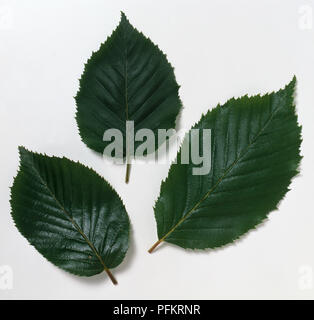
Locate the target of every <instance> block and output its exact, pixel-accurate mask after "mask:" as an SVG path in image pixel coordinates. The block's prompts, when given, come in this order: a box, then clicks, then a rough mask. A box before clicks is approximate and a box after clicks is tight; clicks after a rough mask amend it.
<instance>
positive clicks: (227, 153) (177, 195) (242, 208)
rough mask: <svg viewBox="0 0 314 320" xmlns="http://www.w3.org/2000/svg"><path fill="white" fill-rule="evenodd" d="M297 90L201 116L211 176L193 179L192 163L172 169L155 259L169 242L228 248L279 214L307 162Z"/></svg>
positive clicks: (232, 103)
mask: <svg viewBox="0 0 314 320" xmlns="http://www.w3.org/2000/svg"><path fill="white" fill-rule="evenodd" d="M295 83H296V79H295V78H294V79H293V80H292V81H291V82H290V83H289V84H288V85H287V86H286V87H285V88H284V89H282V90H279V91H278V92H276V93H271V94H267V95H264V96H262V97H261V96H259V95H258V96H254V97H248V96H244V97H242V98H239V99H231V100H229V101H228V102H226V103H225V104H224V105H223V106H220V105H218V106H217V107H216V108H215V109H213V110H211V111H209V112H208V113H207V114H206V115H204V116H202V118H201V120H200V121H199V122H198V123H197V124H196V125H195V126H194V129H200V130H202V129H204V128H207V129H211V170H210V173H209V174H207V175H193V172H192V169H193V168H194V167H195V165H194V164H193V163H191V162H190V163H189V164H182V163H181V164H173V165H172V166H171V168H170V171H169V175H168V177H167V179H166V180H165V181H164V182H163V183H162V185H161V191H160V196H159V198H158V200H157V202H156V205H155V217H156V221H157V229H158V238H159V241H158V242H157V243H156V244H155V245H154V246H153V247H152V248H151V249H150V252H151V251H153V250H154V248H155V247H156V246H157V245H158V244H159V243H160V242H162V241H167V242H169V243H173V244H176V245H178V246H180V247H183V248H193V249H194V248H195V249H205V248H215V247H220V246H223V245H225V244H227V243H230V242H232V241H234V240H235V239H237V238H239V237H240V236H241V235H243V234H244V233H246V232H247V231H249V230H250V229H252V228H254V227H255V226H256V225H258V224H259V223H261V222H262V221H263V220H264V219H265V218H266V217H267V215H268V213H269V212H270V211H272V210H275V209H276V208H277V206H278V203H279V201H280V200H281V199H282V198H283V197H284V195H285V194H286V192H287V191H288V186H289V184H290V182H291V179H292V177H293V176H295V175H296V174H297V173H298V166H299V162H300V159H301V157H300V154H299V148H300V143H301V127H300V126H299V125H298V123H297V116H296V114H295V106H294V100H293V99H294V89H295ZM200 136H201V137H202V135H200ZM200 140H202V139H200ZM190 141H192V140H191V139H190ZM208 148H210V145H208ZM181 152H182V149H181V151H180V152H179V154H178V163H179V162H180V157H181Z"/></svg>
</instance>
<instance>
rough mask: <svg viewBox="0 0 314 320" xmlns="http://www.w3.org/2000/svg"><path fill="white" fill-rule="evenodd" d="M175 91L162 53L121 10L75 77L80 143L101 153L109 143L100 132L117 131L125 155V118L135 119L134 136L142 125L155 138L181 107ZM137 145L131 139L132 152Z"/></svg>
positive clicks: (169, 125) (171, 75)
mask: <svg viewBox="0 0 314 320" xmlns="http://www.w3.org/2000/svg"><path fill="white" fill-rule="evenodd" d="M178 89H179V86H178V84H177V82H176V79H175V76H174V71H173V68H172V66H171V65H170V63H169V62H168V61H167V58H166V56H165V55H164V54H163V53H162V51H161V50H159V48H158V47H157V46H156V45H155V44H154V43H152V42H151V40H150V39H148V38H146V37H145V36H144V35H143V34H142V33H140V32H139V31H137V30H136V29H135V28H134V27H133V26H132V25H131V24H130V23H129V21H128V20H127V18H126V16H125V15H124V14H123V13H122V14H121V21H120V24H119V26H118V27H117V28H116V29H115V30H114V31H113V33H112V35H111V36H110V37H109V38H108V39H107V40H106V42H105V43H104V44H102V45H101V47H100V49H99V50H98V51H97V52H95V53H93V54H92V56H91V58H90V59H89V60H88V62H87V64H86V65H85V70H84V73H83V75H82V77H81V80H80V89H79V92H78V93H77V96H76V104H77V114H76V120H77V124H78V127H79V132H80V136H81V138H82V141H83V142H84V143H85V144H86V145H87V146H88V147H89V148H91V149H93V150H95V151H97V152H100V153H103V151H104V149H105V147H106V146H108V145H109V144H110V143H111V142H112V141H104V139H103V137H104V132H105V131H106V130H107V129H118V130H120V132H122V135H123V141H124V144H123V152H122V154H123V155H122V156H123V157H124V158H128V157H129V156H130V155H129V153H130V151H129V150H127V148H126V121H134V132H135V134H136V132H137V131H138V130H140V129H143V128H146V129H151V130H152V131H153V132H154V133H155V137H157V130H158V129H170V128H174V127H175V121H176V117H177V115H178V112H179V110H180V108H181V101H180V99H179V96H178ZM157 142H158V141H156V143H155V150H156V148H157V147H158V143H157ZM139 144H140V142H135V150H136V148H137V146H138V145H139ZM148 152H149V150H148ZM127 180H128V177H127Z"/></svg>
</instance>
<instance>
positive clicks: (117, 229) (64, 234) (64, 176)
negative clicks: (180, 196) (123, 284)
mask: <svg viewBox="0 0 314 320" xmlns="http://www.w3.org/2000/svg"><path fill="white" fill-rule="evenodd" d="M19 151H20V170H19V172H18V174H17V176H16V178H15V180H14V183H13V186H12V190H11V208H12V217H13V219H14V221H15V224H16V227H17V228H18V229H19V231H20V232H21V233H22V235H23V236H24V237H25V238H26V239H27V240H28V241H29V243H30V244H31V245H33V246H34V247H35V248H36V249H37V250H38V251H39V252H40V253H41V254H42V255H43V256H44V257H45V258H47V259H48V260H49V261H50V262H52V263H53V264H55V265H56V266H58V267H60V268H62V269H64V270H66V271H68V272H71V273H73V274H75V275H79V276H92V275H95V274H97V273H100V272H102V271H106V273H107V274H108V275H109V277H110V278H111V280H112V281H113V282H114V283H116V280H115V278H114V277H113V275H112V274H111V272H110V270H109V269H112V268H115V267H116V266H118V265H119V264H120V263H121V262H122V260H123V258H124V256H125V254H126V251H127V249H128V237H129V219H128V215H127V213H126V211H125V208H124V205H123V203H122V201H121V199H120V198H119V196H118V195H117V193H116V192H115V191H114V190H113V189H112V188H111V186H110V185H109V184H108V183H107V182H106V181H105V180H104V179H102V178H101V177H100V176H99V175H98V174H97V173H96V172H94V171H93V170H91V169H89V168H87V167H85V166H83V165H82V164H80V163H76V162H73V161H70V160H68V159H66V158H56V157H48V156H45V155H41V154H36V153H32V152H30V151H28V150H26V149H25V148H23V147H20V148H19Z"/></svg>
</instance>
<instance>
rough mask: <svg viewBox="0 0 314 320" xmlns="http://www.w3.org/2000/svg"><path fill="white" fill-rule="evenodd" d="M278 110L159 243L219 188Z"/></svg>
mask: <svg viewBox="0 0 314 320" xmlns="http://www.w3.org/2000/svg"><path fill="white" fill-rule="evenodd" d="M279 109H280V107H278V108H277V109H276V110H275V111H274V112H272V113H271V115H270V117H269V119H268V120H267V121H266V123H265V125H264V126H263V127H262V128H261V129H260V131H259V132H258V133H257V134H256V136H255V138H254V139H253V140H252V142H250V143H249V144H248V146H247V147H246V148H245V150H244V151H243V153H242V154H241V155H240V156H239V157H238V158H237V159H236V160H235V161H234V162H233V163H232V164H231V166H230V167H229V168H228V169H227V170H226V171H225V173H224V174H223V175H222V176H221V177H220V178H219V179H218V181H217V182H216V184H215V185H214V186H213V187H212V188H211V189H210V190H209V191H208V192H207V193H206V194H205V195H204V196H203V198H201V200H199V201H198V202H197V203H196V204H195V206H194V207H193V208H192V209H191V210H189V211H188V212H187V214H186V215H185V216H184V217H183V218H181V219H180V220H179V222H178V223H177V224H176V225H175V226H174V227H173V228H171V229H170V231H168V233H166V235H165V236H163V237H162V238H161V239H160V240H159V242H162V241H164V240H165V239H166V238H168V237H169V235H170V234H172V233H173V232H174V231H175V230H176V229H177V227H179V226H180V225H181V224H182V223H183V222H184V221H185V220H186V219H187V218H188V217H189V216H191V214H192V213H193V211H195V210H196V209H197V208H198V206H199V205H200V204H201V203H202V202H203V201H205V200H206V199H207V198H208V197H209V195H210V194H212V193H213V191H215V189H216V188H217V187H218V186H219V184H220V183H221V182H222V180H223V179H224V178H225V177H226V175H227V174H228V173H229V172H230V171H231V170H232V169H233V168H234V167H235V165H236V164H237V163H238V162H239V161H240V160H241V158H243V157H244V156H245V154H246V153H247V152H248V151H249V149H250V147H251V146H252V145H253V144H254V143H255V142H256V141H257V139H258V137H259V136H260V135H261V134H262V132H263V131H264V130H265V128H266V127H267V126H268V125H269V123H270V122H271V121H272V119H273V117H274V115H275V114H276V112H277V111H278V110H279Z"/></svg>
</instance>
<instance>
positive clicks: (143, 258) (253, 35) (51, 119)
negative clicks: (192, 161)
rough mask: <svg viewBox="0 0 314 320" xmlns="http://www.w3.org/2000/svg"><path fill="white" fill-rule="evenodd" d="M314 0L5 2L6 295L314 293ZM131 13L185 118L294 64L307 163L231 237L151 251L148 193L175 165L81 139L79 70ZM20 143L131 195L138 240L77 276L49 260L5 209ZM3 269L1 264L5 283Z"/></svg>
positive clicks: (267, 85)
mask: <svg viewBox="0 0 314 320" xmlns="http://www.w3.org/2000/svg"><path fill="white" fill-rule="evenodd" d="M313 8H314V2H313V1H310V0H302V1H300V0H263V1H259V0H237V1H234V0H211V1H205V0H202V1H201V0H193V1H192V0H190V1H187V0H172V1H166V0H159V1H152V0H145V1H144V0H133V1H127V0H125V1H123V0H115V1H100V0H93V1H90V0H89V1H88V0H84V1H83V0H67V1H63V0H54V1H42V0H28V1H26V0H25V1H23V0H8V1H6V0H0V43H1V45H0V146H1V157H0V270H1V268H3V266H5V265H7V266H9V267H10V268H11V270H12V272H13V287H12V289H7V290H4V289H0V299H22V298H23V299H25V298H27V299H35V298H41V299H57V298H58V299H67V298H71V299H221V298H225V299H231V298H238V299H242V298H251V299H256V298H261V299H266V298H270V299H277V298H281V299H282V298H286V299H292V298H296V299H301V298H305V299H310V298H314V283H312V282H313V279H312V278H313V277H312V276H313V275H312V272H313V269H312V268H313V267H314V250H313V244H314V232H313V226H314V211H313V204H312V202H311V201H313V181H314V170H313V164H314V148H313V139H314V125H313V120H314V30H313V26H311V13H312V12H311V10H312V9H313ZM120 10H122V11H124V12H125V13H126V15H127V16H128V18H129V20H130V22H131V23H132V24H133V25H134V26H135V27H137V28H138V29H139V30H141V31H143V33H144V34H145V35H147V36H149V37H150V38H151V39H152V41H153V42H155V43H157V44H158V45H159V47H160V48H161V49H162V50H163V51H164V52H165V53H166V54H167V56H168V59H169V60H170V62H171V63H172V65H173V66H174V67H175V72H176V77H177V81H178V83H179V84H180V85H181V89H180V96H181V98H182V101H183V104H184V111H183V113H182V117H181V120H180V127H181V128H184V127H185V128H189V127H190V126H191V125H192V124H194V122H196V121H197V120H198V119H199V118H200V116H201V114H202V113H203V112H206V111H207V110H208V109H209V108H212V107H214V106H216V105H217V103H224V102H225V101H226V100H227V99H229V98H231V97H233V96H235V97H239V96H242V95H244V94H249V95H253V94H257V93H262V94H264V93H266V92H269V91H273V90H278V89H279V88H281V87H283V86H284V85H285V84H286V83H288V82H289V81H290V80H291V78H292V76H293V75H294V74H295V75H296V76H297V79H298V86H297V99H296V102H297V109H298V114H299V121H300V123H301V124H302V126H303V144H302V155H303V156H304V159H303V161H302V165H301V175H300V176H299V177H297V178H296V179H295V180H294V181H293V183H292V185H291V188H292V190H291V191H290V192H289V193H288V194H287V196H286V197H285V199H284V200H283V201H282V202H281V205H280V208H279V210H278V211H276V212H273V213H271V214H270V216H269V219H268V221H267V222H266V223H265V224H263V225H262V226H261V227H259V228H258V229H257V230H256V231H252V232H250V233H249V234H248V235H247V236H245V237H243V238H242V239H241V240H240V241H238V242H237V243H236V244H234V245H230V246H227V247H224V248H222V249H219V250H214V251H213V250H210V251H205V252H200V251H198V252H193V251H185V250H183V249H181V248H179V247H175V246H172V245H169V244H164V245H162V246H160V248H159V249H158V250H156V252H154V253H153V254H152V255H149V254H148V253H147V249H148V248H149V247H150V246H151V245H152V244H153V243H154V242H155V241H156V238H157V235H156V225H155V220H154V216H153V205H154V202H155V200H156V198H157V197H158V194H159V188H160V183H161V180H162V179H164V178H165V177H166V176H167V172H168V169H169V166H170V165H169V164H164V165H158V164H144V165H143V164H138V165H135V166H134V167H133V170H132V172H131V182H130V183H129V185H125V184H124V182H123V179H124V171H125V168H124V167H122V166H116V165H109V164H104V162H103V160H102V158H101V157H100V156H98V155H96V154H95V153H94V152H92V151H90V150H89V149H88V148H87V147H86V146H85V145H84V144H83V143H82V142H81V140H80V137H79V135H78V130H77V126H76V122H75V119H74V114H75V101H74V99H73V96H75V94H76V92H77V90H78V79H79V77H80V75H81V73H82V71H83V67H84V63H85V62H86V60H87V59H88V58H89V56H90V55H91V52H92V51H95V50H97V49H98V48H99V45H100V43H101V42H103V41H104V40H105V39H106V37H107V36H108V35H110V34H111V32H112V30H113V29H114V28H115V27H116V25H117V24H118V22H119V19H120ZM18 145H24V146H26V147H27V148H29V149H30V150H33V151H37V152H42V153H47V154H48V155H56V156H66V157H68V158H70V159H72V160H75V161H77V160H79V161H80V162H82V163H83V164H86V165H88V166H90V167H93V168H94V169H95V170H96V171H97V172H98V173H99V174H101V175H102V176H103V177H105V178H106V179H107V180H108V181H109V182H110V183H111V184H112V185H113V186H114V188H115V189H116V190H117V192H118V193H119V194H120V195H121V197H122V198H123V201H124V203H125V206H126V209H127V211H128V213H129V216H130V218H131V222H132V234H131V239H132V240H131V248H130V250H129V252H128V254H127V257H126V260H125V261H124V262H123V263H122V264H121V265H120V266H119V267H118V268H116V269H115V270H113V272H114V274H115V275H116V277H117V279H118V281H119V285H118V286H113V285H112V284H111V283H110V281H109V280H108V278H107V277H106V275H105V274H104V273H103V274H100V275H97V276H95V277H92V278H78V277H75V276H72V275H70V274H68V273H66V272H64V271H62V270H60V269H58V268H56V267H55V266H54V265H52V264H51V263H49V262H47V261H46V260H45V259H44V258H43V257H42V256H41V255H40V254H39V253H38V252H37V251H36V250H35V249H34V248H33V247H31V246H30V245H29V244H28V243H27V241H26V240H25V239H24V238H23V237H22V236H21V235H20V234H19V232H18V231H17V229H16V228H15V226H14V224H13V222H12V219H11V216H10V204H9V198H10V190H9V187H10V186H11V185H12V182H13V177H14V176H15V175H16V172H17V168H18V161H19V159H18V150H17V147H18ZM2 276H3V274H2V273H0V281H1V277H2Z"/></svg>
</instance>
